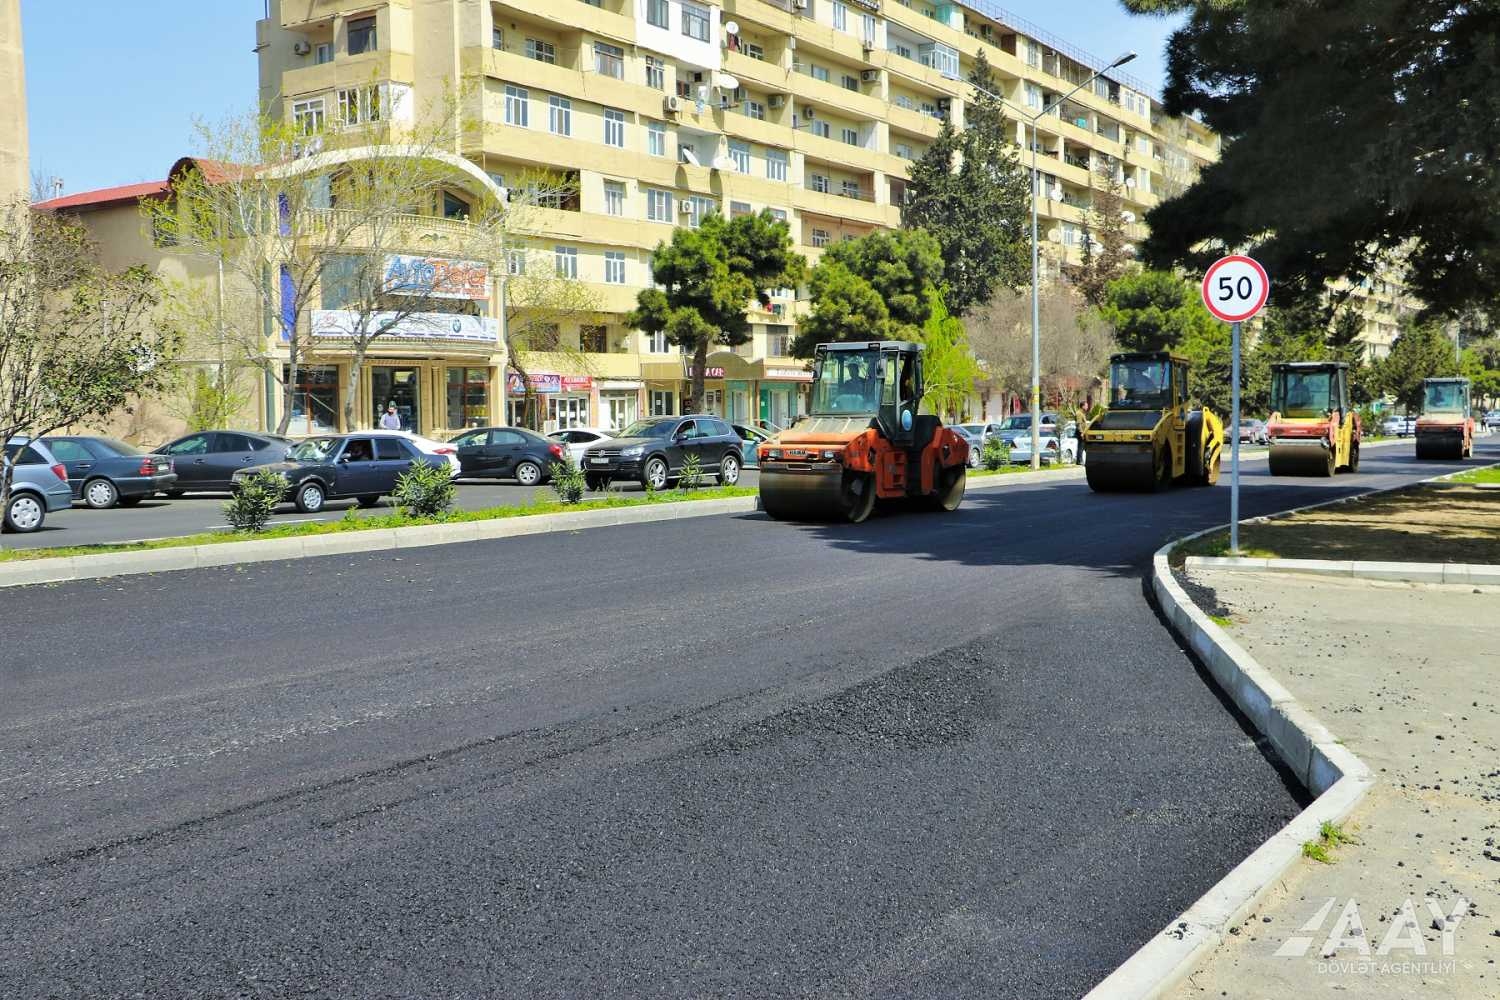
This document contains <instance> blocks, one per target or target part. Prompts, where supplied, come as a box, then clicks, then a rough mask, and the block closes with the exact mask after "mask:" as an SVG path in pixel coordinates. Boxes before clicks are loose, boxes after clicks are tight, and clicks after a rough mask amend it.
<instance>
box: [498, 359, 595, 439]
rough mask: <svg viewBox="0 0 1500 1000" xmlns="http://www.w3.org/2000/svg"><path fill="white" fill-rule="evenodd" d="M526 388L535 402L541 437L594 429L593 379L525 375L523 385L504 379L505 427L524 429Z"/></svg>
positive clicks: (509, 376)
mask: <svg viewBox="0 0 1500 1000" xmlns="http://www.w3.org/2000/svg"><path fill="white" fill-rule="evenodd" d="M528 386H529V387H530V389H531V392H532V394H533V395H534V396H535V397H536V399H537V404H538V407H539V412H540V414H541V424H542V432H543V433H551V432H552V431H557V430H565V429H567V428H569V427H593V426H594V419H595V416H596V415H597V414H598V410H599V399H598V395H597V394H598V390H597V389H596V388H595V385H594V378H593V376H591V375H562V374H558V373H556V372H528V373H527V374H526V379H525V380H524V381H523V380H522V378H521V376H520V375H518V374H516V373H515V372H508V373H507V374H506V376H505V396H506V418H507V421H508V424H509V426H511V427H524V426H526V390H527V387H528Z"/></svg>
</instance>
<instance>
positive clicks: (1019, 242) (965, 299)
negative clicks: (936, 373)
mask: <svg viewBox="0 0 1500 1000" xmlns="http://www.w3.org/2000/svg"><path fill="white" fill-rule="evenodd" d="M969 82H970V83H972V84H973V85H974V87H975V92H974V97H973V99H972V100H971V101H969V102H968V103H967V104H966V105H965V108H964V120H965V125H966V127H965V129H964V131H963V132H958V131H956V130H955V129H954V128H953V126H952V124H951V123H950V122H948V121H946V120H945V121H944V122H943V127H942V130H941V131H940V132H939V133H938V136H937V138H936V139H934V140H933V142H932V144H931V145H929V146H928V147H927V150H926V151H925V152H924V153H923V154H922V156H921V157H920V158H919V159H918V160H917V161H916V162H915V163H913V164H912V165H911V170H910V176H911V183H910V185H909V186H908V188H907V195H906V205H905V208H904V210H903V212H902V215H901V219H902V225H903V226H905V227H906V228H910V229H926V230H927V231H928V232H930V233H931V234H932V235H933V236H935V237H936V238H937V241H938V243H939V245H940V246H941V247H942V250H943V254H942V256H943V261H944V264H945V279H946V281H947V288H946V289H945V291H944V296H943V297H944V300H945V301H946V302H947V304H948V307H949V308H950V309H951V310H952V311H953V313H954V315H957V316H964V315H967V314H968V312H969V310H970V309H973V308H974V307H975V306H978V305H980V304H982V303H985V302H988V301H989V300H990V297H991V296H992V295H993V294H994V292H995V290H996V289H997V288H1000V287H1007V288H1019V287H1021V286H1022V285H1024V284H1025V283H1026V282H1027V281H1029V280H1030V274H1031V262H1030V255H1031V242H1030V241H1031V229H1030V226H1031V221H1030V220H1031V179H1030V174H1029V173H1028V172H1027V171H1026V170H1025V168H1024V167H1022V165H1021V163H1020V161H1019V159H1018V157H1017V155H1016V147H1015V143H1014V142H1013V136H1014V133H1013V131H1012V128H1013V126H1012V125H1010V124H1009V123H1007V122H1006V120H1005V116H1004V114H1003V113H1002V111H1001V105H1000V102H999V101H997V100H996V99H995V98H994V97H992V96H990V95H991V94H998V93H999V92H1000V90H1001V85H1000V84H999V82H998V81H996V79H995V77H994V74H993V73H992V72H991V70H990V65H989V61H988V59H987V57H986V56H985V54H984V51H983V48H981V50H980V53H979V58H978V60H977V61H976V63H975V65H974V71H973V73H972V74H971V75H970V77H969ZM986 92H988V93H986Z"/></svg>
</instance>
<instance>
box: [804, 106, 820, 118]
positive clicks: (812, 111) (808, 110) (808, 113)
mask: <svg viewBox="0 0 1500 1000" xmlns="http://www.w3.org/2000/svg"><path fill="white" fill-rule="evenodd" d="M802 117H803V118H806V119H807V120H808V121H812V120H813V119H814V118H816V117H818V109H817V108H814V107H813V106H812V105H811V104H804V105H802Z"/></svg>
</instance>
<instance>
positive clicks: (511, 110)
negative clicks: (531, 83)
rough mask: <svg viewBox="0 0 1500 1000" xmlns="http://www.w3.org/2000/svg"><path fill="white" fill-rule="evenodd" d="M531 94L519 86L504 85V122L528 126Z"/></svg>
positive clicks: (522, 126)
mask: <svg viewBox="0 0 1500 1000" xmlns="http://www.w3.org/2000/svg"><path fill="white" fill-rule="evenodd" d="M530 106H531V95H530V94H529V93H527V92H526V91H525V90H524V89H522V88H521V87H512V86H510V85H509V84H507V85H506V87H505V124H507V125H519V126H520V127H521V128H529V127H530V124H531V113H530Z"/></svg>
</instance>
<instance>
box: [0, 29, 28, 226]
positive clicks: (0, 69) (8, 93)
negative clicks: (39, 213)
mask: <svg viewBox="0 0 1500 1000" xmlns="http://www.w3.org/2000/svg"><path fill="white" fill-rule="evenodd" d="M27 143H28V138H27V128H26V60H25V57H24V56H23V54H22V45H21V0H0V204H3V203H5V202H8V201H11V200H12V199H15V198H24V197H26V196H27V194H28V192H29V191H30V190H31V165H30V156H29V153H28V151H27Z"/></svg>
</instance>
